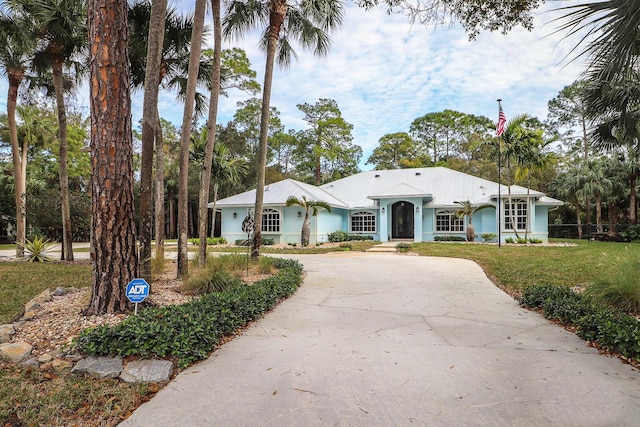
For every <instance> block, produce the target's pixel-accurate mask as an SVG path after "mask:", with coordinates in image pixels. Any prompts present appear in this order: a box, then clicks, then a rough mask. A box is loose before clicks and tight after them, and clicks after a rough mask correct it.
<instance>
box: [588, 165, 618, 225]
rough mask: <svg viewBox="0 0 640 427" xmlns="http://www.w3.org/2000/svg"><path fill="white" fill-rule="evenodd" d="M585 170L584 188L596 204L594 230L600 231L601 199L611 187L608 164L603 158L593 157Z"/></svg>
mask: <svg viewBox="0 0 640 427" xmlns="http://www.w3.org/2000/svg"><path fill="white" fill-rule="evenodd" d="M585 172H586V175H585V184H584V190H585V191H587V192H588V193H589V194H592V195H593V199H594V201H595V205H596V230H597V232H598V233H602V232H603V228H602V199H603V198H604V197H606V194H607V193H608V192H609V191H611V190H612V189H613V181H612V180H611V178H610V176H609V165H608V164H607V161H606V160H605V159H602V158H600V159H593V160H590V161H589V162H587V169H586V171H585Z"/></svg>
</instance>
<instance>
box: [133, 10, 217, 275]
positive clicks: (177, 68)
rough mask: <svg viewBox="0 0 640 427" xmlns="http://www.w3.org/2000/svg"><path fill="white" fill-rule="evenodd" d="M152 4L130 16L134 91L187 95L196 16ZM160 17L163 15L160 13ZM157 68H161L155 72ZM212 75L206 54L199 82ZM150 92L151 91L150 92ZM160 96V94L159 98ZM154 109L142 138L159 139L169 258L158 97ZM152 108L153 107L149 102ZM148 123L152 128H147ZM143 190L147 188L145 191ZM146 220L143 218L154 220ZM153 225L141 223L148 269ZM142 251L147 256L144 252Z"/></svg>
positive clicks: (145, 202) (158, 211) (158, 179)
mask: <svg viewBox="0 0 640 427" xmlns="http://www.w3.org/2000/svg"><path fill="white" fill-rule="evenodd" d="M156 3H157V2H154V3H153V5H152V4H151V3H150V2H149V1H148V0H138V1H136V2H135V3H133V4H131V5H130V7H129V13H128V18H129V19H128V21H129V34H130V50H129V58H130V62H131V84H132V87H133V89H134V90H137V89H141V88H142V87H144V88H145V95H146V94H147V91H152V92H157V91H158V90H159V89H160V88H167V89H172V90H174V91H177V94H178V98H179V99H182V100H184V98H185V95H186V93H185V92H186V88H187V85H186V82H187V74H188V66H189V51H190V42H191V34H192V31H193V18H192V17H191V16H181V15H179V14H178V13H177V12H176V10H175V8H170V9H168V10H167V8H166V2H164V1H163V3H164V7H160V5H159V4H158V5H156ZM154 7H160V9H161V10H163V11H164V18H163V20H164V25H163V26H160V25H159V24H154V25H155V26H157V27H158V28H156V29H155V31H160V30H162V33H161V34H157V35H156V36H155V37H162V48H161V52H160V59H159V61H160V62H159V64H157V65H158V69H157V73H158V78H157V81H156V82H153V87H151V86H152V85H151V84H150V82H145V79H146V78H147V77H148V76H149V73H148V72H147V69H148V65H147V61H146V58H147V50H148V47H149V45H150V30H151V29H152V27H153V25H151V19H152V14H153V11H152V9H153V8H154ZM156 19H158V18H156ZM203 34H206V30H204V29H203ZM153 73H156V71H154V72H153ZM210 78H211V64H210V61H209V60H207V59H201V60H200V63H199V69H198V84H200V83H203V82H204V81H205V80H208V79H210ZM150 95H151V93H150ZM156 98H157V97H156ZM203 100H204V95H202V94H200V93H198V92H196V94H195V105H196V106H195V115H196V116H200V115H201V114H202V112H203V110H204V109H205V105H204V102H203ZM153 104H154V105H155V108H154V110H155V111H154V112H152V111H147V112H146V113H145V112H143V119H142V121H143V129H142V139H143V145H144V141H145V140H146V141H147V144H149V143H150V142H149V140H148V139H151V138H153V139H155V155H156V162H155V164H156V176H155V185H156V195H155V217H156V218H155V222H156V233H155V234H156V257H157V258H160V259H162V258H164V238H165V229H164V226H165V224H164V215H165V209H164V159H163V158H164V150H163V142H162V140H163V133H162V132H163V130H162V122H161V120H160V114H159V112H158V109H157V100H156V102H155V103H153ZM148 108H151V107H150V106H149V107H148ZM151 114H153V116H154V118H153V128H155V129H154V130H155V132H154V135H153V136H152V135H151V129H150V127H151V123H152V121H151V120H152V119H151V117H149V116H150V115H151ZM145 125H146V126H147V130H146V132H145ZM145 153H153V146H151V147H149V146H148V145H147V149H144V148H143V155H142V157H143V159H142V163H143V167H142V168H143V169H145V172H144V173H141V194H140V203H141V207H140V216H141V223H142V222H143V217H145V216H146V217H150V215H151V208H150V206H151V205H150V204H151V201H150V194H151V193H150V191H151V184H150V179H151V178H150V177H149V169H150V166H149V163H150V162H151V159H149V157H151V156H150V155H148V154H147V155H145ZM143 189H144V191H143ZM149 221H150V220H145V221H144V222H149ZM150 227H151V225H150V224H148V225H147V227H141V235H140V251H141V261H140V262H141V266H142V268H143V270H145V269H148V266H149V257H148V255H150V253H151V237H150V230H151V228H150ZM142 255H145V256H144V257H143V256H142Z"/></svg>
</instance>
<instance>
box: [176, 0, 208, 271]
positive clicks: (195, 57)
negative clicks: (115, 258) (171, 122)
mask: <svg viewBox="0 0 640 427" xmlns="http://www.w3.org/2000/svg"><path fill="white" fill-rule="evenodd" d="M206 6H207V3H206V1H205V0H196V4H195V14H194V20H193V31H192V32H191V54H190V55H189V68H188V70H189V71H188V74H187V88H186V92H185V102H184V113H183V115H182V128H181V132H180V176H179V179H178V180H179V184H178V277H185V276H186V275H187V274H188V272H189V254H188V252H187V233H188V227H189V217H188V214H189V212H188V192H189V148H190V145H191V125H192V119H193V107H194V105H193V104H194V102H195V96H196V86H197V80H198V70H199V63H200V56H201V55H200V54H201V52H202V37H203V33H204V15H205V11H206Z"/></svg>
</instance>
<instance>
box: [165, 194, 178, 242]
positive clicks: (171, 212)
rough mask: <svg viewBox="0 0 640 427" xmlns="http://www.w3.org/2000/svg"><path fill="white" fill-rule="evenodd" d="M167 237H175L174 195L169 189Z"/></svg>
mask: <svg viewBox="0 0 640 427" xmlns="http://www.w3.org/2000/svg"><path fill="white" fill-rule="evenodd" d="M167 199H168V200H169V238H170V239H175V238H176V235H177V233H176V195H175V192H174V191H169V196H168V197H167Z"/></svg>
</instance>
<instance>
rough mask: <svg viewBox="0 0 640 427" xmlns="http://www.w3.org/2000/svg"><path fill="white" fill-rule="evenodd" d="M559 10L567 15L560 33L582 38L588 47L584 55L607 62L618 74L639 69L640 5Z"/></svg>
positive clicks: (617, 1)
mask: <svg viewBox="0 0 640 427" xmlns="http://www.w3.org/2000/svg"><path fill="white" fill-rule="evenodd" d="M559 10H565V11H567V13H566V14H565V15H564V16H563V17H562V18H560V20H561V21H564V23H563V24H562V25H561V26H560V29H561V30H568V31H569V35H574V34H580V35H581V39H580V40H581V41H580V44H583V43H584V44H586V45H585V46H584V51H583V52H581V53H582V54H587V55H589V56H590V57H591V59H592V61H593V62H594V63H603V62H607V63H609V64H610V65H611V68H610V70H614V71H615V72H619V71H624V70H628V69H630V68H633V67H634V66H636V65H637V60H638V44H637V43H638V33H639V32H640V2H637V1H629V0H601V1H595V2H589V3H581V4H577V5H573V6H566V7H562V8H560V9H559ZM579 47H580V45H578V46H576V47H575V48H574V49H575V50H577V49H578V48H579Z"/></svg>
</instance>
